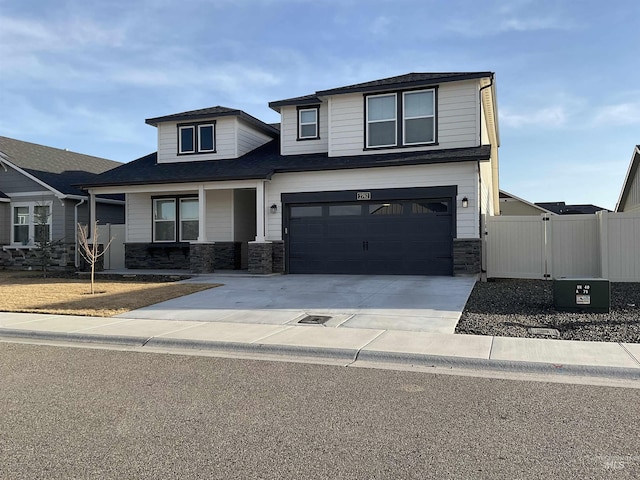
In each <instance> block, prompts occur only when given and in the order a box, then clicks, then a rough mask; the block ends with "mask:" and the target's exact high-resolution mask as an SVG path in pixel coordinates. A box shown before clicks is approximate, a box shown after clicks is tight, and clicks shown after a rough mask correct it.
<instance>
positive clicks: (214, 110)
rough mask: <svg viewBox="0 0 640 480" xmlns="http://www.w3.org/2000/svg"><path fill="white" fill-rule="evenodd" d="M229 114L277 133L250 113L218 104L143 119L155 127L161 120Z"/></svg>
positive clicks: (168, 120) (173, 120) (178, 120)
mask: <svg viewBox="0 0 640 480" xmlns="http://www.w3.org/2000/svg"><path fill="white" fill-rule="evenodd" d="M229 116H236V117H240V118H242V119H243V120H244V121H246V122H247V123H250V124H252V125H253V126H255V127H257V128H258V129H260V130H262V131H264V132H265V133H267V134H269V135H271V136H272V137H273V136H275V135H277V134H278V133H279V131H278V129H276V128H274V127H272V126H271V125H269V124H268V123H264V122H263V121H261V120H258V119H257V118H256V117H252V116H251V115H249V114H248V113H246V112H243V111H242V110H238V109H234V108H228V107H221V106H220V105H218V106H217V107H208V108H200V109H198V110H190V111H188V112H181V113H173V114H171V115H165V116H163V117H155V118H147V119H146V120H145V123H147V124H148V125H153V126H154V127H156V126H158V123H161V122H180V121H194V120H202V119H206V118H215V117H229Z"/></svg>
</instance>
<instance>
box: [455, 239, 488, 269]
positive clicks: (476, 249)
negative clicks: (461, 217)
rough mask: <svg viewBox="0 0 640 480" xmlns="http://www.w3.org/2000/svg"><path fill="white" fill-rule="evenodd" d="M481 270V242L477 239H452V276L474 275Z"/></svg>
mask: <svg viewBox="0 0 640 480" xmlns="http://www.w3.org/2000/svg"><path fill="white" fill-rule="evenodd" d="M481 270H482V240H480V239H479V238H454V239H453V274H454V275H475V274H478V273H480V272H481Z"/></svg>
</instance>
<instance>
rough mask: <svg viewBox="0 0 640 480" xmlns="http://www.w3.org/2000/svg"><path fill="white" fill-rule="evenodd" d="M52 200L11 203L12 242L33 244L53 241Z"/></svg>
mask: <svg viewBox="0 0 640 480" xmlns="http://www.w3.org/2000/svg"><path fill="white" fill-rule="evenodd" d="M51 214H52V202H19V203H12V204H11V222H12V225H11V226H12V228H11V243H12V244H14V245H33V244H35V243H39V242H50V241H51V216H52V215H51Z"/></svg>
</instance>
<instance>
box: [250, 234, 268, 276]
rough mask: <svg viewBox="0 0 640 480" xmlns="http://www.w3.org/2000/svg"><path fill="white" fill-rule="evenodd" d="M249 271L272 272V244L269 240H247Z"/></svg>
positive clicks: (258, 272) (263, 273)
mask: <svg viewBox="0 0 640 480" xmlns="http://www.w3.org/2000/svg"><path fill="white" fill-rule="evenodd" d="M249 273H257V274H262V275H265V274H269V273H273V245H272V243H271V242H249Z"/></svg>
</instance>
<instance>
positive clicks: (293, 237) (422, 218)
mask: <svg viewBox="0 0 640 480" xmlns="http://www.w3.org/2000/svg"><path fill="white" fill-rule="evenodd" d="M288 215H289V218H288V262H289V272H290V273H351V274H403V275H451V274H452V272H453V264H452V237H453V235H452V222H453V217H452V208H451V199H450V198H441V199H437V198H431V199H417V200H393V201H389V202H341V203H323V204H320V203H318V204H309V203H308V204H298V205H295V204H292V205H290V206H289V208H288Z"/></svg>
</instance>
